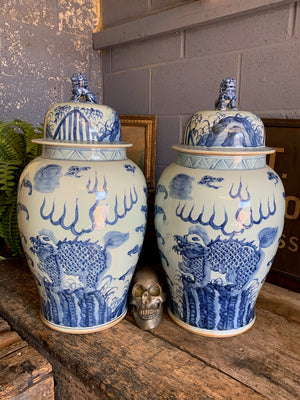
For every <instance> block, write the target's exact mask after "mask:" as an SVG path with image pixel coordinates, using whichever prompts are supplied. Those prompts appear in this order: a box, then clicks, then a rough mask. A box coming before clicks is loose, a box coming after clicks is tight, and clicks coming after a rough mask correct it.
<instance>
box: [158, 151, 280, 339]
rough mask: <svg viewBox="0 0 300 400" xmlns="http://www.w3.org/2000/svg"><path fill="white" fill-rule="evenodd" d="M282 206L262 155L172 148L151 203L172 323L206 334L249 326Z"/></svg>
mask: <svg viewBox="0 0 300 400" xmlns="http://www.w3.org/2000/svg"><path fill="white" fill-rule="evenodd" d="M284 211H285V196H284V188H283V186H282V183H281V181H280V179H279V177H278V176H277V174H276V173H275V172H274V171H273V170H272V169H270V168H269V167H268V166H266V156H265V155H253V156H251V155H250V156H249V155H248V156H234V155H229V156H222V155H199V154H198V155H194V154H189V153H184V152H178V159H177V162H176V163H173V164H171V165H170V166H169V167H167V168H166V170H165V171H164V172H163V174H162V176H161V178H160V180H159V183H158V187H157V193H156V204H155V226H156V231H157V240H158V247H159V250H160V253H161V260H162V264H163V267H164V270H165V272H166V276H167V280H168V286H169V290H170V297H171V299H170V305H169V313H170V315H171V317H172V318H173V319H174V320H175V322H176V323H178V324H179V325H182V326H183V327H184V328H186V329H189V330H191V331H193V332H195V333H199V334H202V335H208V336H232V335H235V334H238V333H242V332H243V331H245V330H247V329H248V328H249V327H250V326H251V325H252V324H253V322H254V319H255V303H256V298H257V296H258V293H259V290H260V288H261V286H262V284H263V282H264V280H265V277H266V275H267V273H268V271H269V269H270V267H271V264H272V261H273V258H274V256H275V253H276V251H277V248H278V242H279V239H280V236H281V233H282V229H283V221H284Z"/></svg>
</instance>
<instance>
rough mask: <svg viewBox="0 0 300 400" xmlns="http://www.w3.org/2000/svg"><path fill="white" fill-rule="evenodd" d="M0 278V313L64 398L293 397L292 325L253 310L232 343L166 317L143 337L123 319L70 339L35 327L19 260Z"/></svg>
mask: <svg viewBox="0 0 300 400" xmlns="http://www.w3.org/2000/svg"><path fill="white" fill-rule="evenodd" d="M0 279H1V281H2V285H1V287H0V314H2V316H4V318H5V319H7V321H8V322H9V323H10V325H11V326H12V327H13V328H14V329H16V330H18V331H19V332H22V337H23V338H24V339H25V340H27V341H28V342H29V344H30V345H32V346H33V347H35V348H36V349H38V350H39V351H40V352H42V353H43V355H44V356H46V357H47V358H48V360H49V361H50V362H51V364H52V366H53V370H54V374H55V377H56V381H57V393H65V394H66V393H67V398H68V399H73V398H74V399H75V398H77V399H78V398H79V397H78V394H80V395H81V396H82V395H83V394H84V388H85V387H86V388H87V392H86V398H87V399H93V397H94V398H97V399H140V398H141V394H142V396H143V398H148V399H153V400H155V399H166V400H171V399H172V400H175V399H225V398H226V399H266V398H267V399H272V400H273V399H275V398H276V400H280V399H282V400H283V399H297V398H300V387H299V382H298V380H299V372H300V371H299V365H300V363H299V361H300V354H299V353H300V352H299V333H300V330H299V324H297V323H296V322H293V321H291V320H288V319H286V318H284V317H282V316H279V315H276V314H274V313H272V312H270V311H267V310H264V309H261V308H259V307H258V308H257V321H256V322H255V324H254V327H253V328H251V329H250V330H249V331H248V332H246V333H244V334H242V335H240V336H236V337H232V338H223V339H214V338H207V337H202V336H198V335H195V334H193V333H190V332H187V331H186V330H184V329H182V328H180V327H178V326H177V325H176V324H174V322H172V321H171V320H170V318H169V317H168V316H167V315H164V318H163V320H162V322H161V324H160V325H159V326H158V328H156V329H155V330H153V331H150V332H145V331H142V330H140V329H139V328H137V327H136V326H135V324H134V323H133V320H132V318H131V316H130V315H128V316H127V318H126V320H123V321H121V322H120V323H119V324H117V325H116V326H114V327H112V328H110V329H108V330H105V331H102V332H97V333H93V334H86V335H71V334H66V333H61V332H57V331H54V330H51V329H49V328H48V327H47V326H45V325H44V324H43V323H42V322H41V321H40V319H39V300H38V296H37V291H36V286H35V283H34V280H33V278H32V276H31V274H30V272H29V271H28V269H27V268H26V266H25V264H24V263H23V262H22V261H20V260H19V261H17V260H13V259H12V260H10V261H6V262H2V263H0ZM72 382H73V383H74V386H73V389H72ZM64 397H66V395H64V396H63V395H62V396H61V397H58V398H64Z"/></svg>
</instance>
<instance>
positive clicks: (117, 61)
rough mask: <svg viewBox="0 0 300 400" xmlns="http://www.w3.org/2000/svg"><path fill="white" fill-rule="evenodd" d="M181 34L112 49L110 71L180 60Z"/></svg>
mask: <svg viewBox="0 0 300 400" xmlns="http://www.w3.org/2000/svg"><path fill="white" fill-rule="evenodd" d="M180 44H181V34H180V33H175V34H171V35H166V36H162V37H158V38H154V39H149V40H144V41H141V42H136V43H133V44H129V45H125V46H119V47H114V48H112V70H113V71H118V70H123V69H129V68H135V67H140V66H144V65H147V64H148V65H149V64H159V63H162V62H166V61H171V60H174V59H177V58H180Z"/></svg>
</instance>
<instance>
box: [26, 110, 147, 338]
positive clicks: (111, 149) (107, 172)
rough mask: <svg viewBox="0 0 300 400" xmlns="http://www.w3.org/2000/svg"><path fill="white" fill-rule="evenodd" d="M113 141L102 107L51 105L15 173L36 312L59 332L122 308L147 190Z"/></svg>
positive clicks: (93, 326) (116, 315)
mask: <svg viewBox="0 0 300 400" xmlns="http://www.w3.org/2000/svg"><path fill="white" fill-rule="evenodd" d="M121 140H122V137H121V129H120V123H119V117H118V115H117V113H116V112H115V111H114V110H113V109H111V108H110V107H107V106H100V105H96V104H88V103H83V104H82V105H80V104H78V103H62V104H59V105H56V106H54V107H52V108H51V109H50V110H49V112H48V113H47V115H46V119H45V137H44V139H42V140H40V142H41V143H43V144H44V146H43V156H41V157H39V158H37V159H35V160H34V161H33V162H31V163H30V164H29V165H28V166H27V168H26V169H25V170H24V171H23V174H22V176H21V178H20V184H19V194H18V221H19V229H20V234H21V238H22V243H23V247H24V251H25V254H26V257H27V260H28V264H29V266H30V268H31V270H32V272H33V275H34V277H35V280H36V283H37V286H38V290H39V293H40V297H41V308H42V319H43V321H44V322H45V323H46V324H47V325H49V326H50V327H52V328H54V329H57V330H60V331H63V332H70V333H86V332H94V331H96V330H101V329H105V328H107V327H110V326H112V325H114V324H115V323H116V322H118V321H119V320H120V319H122V318H123V317H124V315H125V313H126V303H127V294H128V289H129V286H130V282H131V278H132V276H133V273H134V270H135V267H136V264H137V260H138V257H139V253H140V250H141V247H142V243H143V238H144V233H145V222H146V213H147V207H146V198H147V189H146V182H145V178H144V175H143V173H142V172H141V170H140V169H139V168H138V166H137V165H136V164H135V163H134V162H132V161H130V160H128V159H127V158H126V146H127V145H126V144H124V143H123V142H122V141H121ZM62 142H63V143H64V145H63V146H61V143H62ZM84 146H85V147H84Z"/></svg>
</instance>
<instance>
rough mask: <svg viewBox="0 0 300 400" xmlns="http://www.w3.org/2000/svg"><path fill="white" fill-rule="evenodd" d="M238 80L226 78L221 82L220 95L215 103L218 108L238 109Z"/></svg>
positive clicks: (223, 109)
mask: <svg viewBox="0 0 300 400" xmlns="http://www.w3.org/2000/svg"><path fill="white" fill-rule="evenodd" d="M235 88H236V80H235V79H233V78H225V79H223V80H222V82H221V84H220V90H219V97H218V99H217V101H216V103H215V109H216V110H222V111H225V110H237V109H238V108H237V106H236V93H235Z"/></svg>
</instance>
